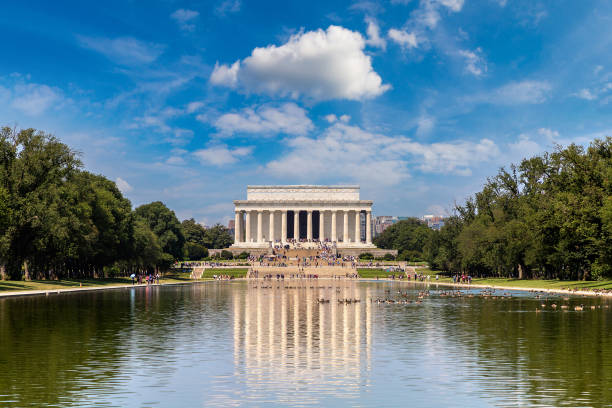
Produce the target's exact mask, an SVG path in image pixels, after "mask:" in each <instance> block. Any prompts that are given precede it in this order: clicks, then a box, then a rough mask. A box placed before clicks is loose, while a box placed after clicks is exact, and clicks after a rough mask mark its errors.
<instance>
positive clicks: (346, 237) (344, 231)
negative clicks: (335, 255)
mask: <svg viewBox="0 0 612 408" xmlns="http://www.w3.org/2000/svg"><path fill="white" fill-rule="evenodd" d="M342 242H344V243H345V244H346V243H347V242H349V231H348V211H344V228H342Z"/></svg>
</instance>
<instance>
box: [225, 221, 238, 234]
mask: <svg viewBox="0 0 612 408" xmlns="http://www.w3.org/2000/svg"><path fill="white" fill-rule="evenodd" d="M227 229H228V230H229V233H230V234H231V235H232V236H234V232H235V231H236V221H235V220H229V222H228V223H227Z"/></svg>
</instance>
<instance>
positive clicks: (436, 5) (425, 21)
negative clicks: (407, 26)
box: [412, 0, 463, 29]
mask: <svg viewBox="0 0 612 408" xmlns="http://www.w3.org/2000/svg"><path fill="white" fill-rule="evenodd" d="M462 8H463V0H421V2H420V4H419V8H418V9H417V10H415V11H414V12H413V13H412V24H415V25H417V26H419V27H421V28H429V29H434V28H436V26H437V25H438V22H439V21H440V10H442V9H446V10H448V11H450V12H454V13H457V12H459V11H461V9H462Z"/></svg>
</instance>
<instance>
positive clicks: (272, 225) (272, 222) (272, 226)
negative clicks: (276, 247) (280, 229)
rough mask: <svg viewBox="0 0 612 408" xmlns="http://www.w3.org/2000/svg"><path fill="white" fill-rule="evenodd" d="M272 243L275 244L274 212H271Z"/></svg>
mask: <svg viewBox="0 0 612 408" xmlns="http://www.w3.org/2000/svg"><path fill="white" fill-rule="evenodd" d="M269 239H270V241H272V243H274V210H270V237H269Z"/></svg>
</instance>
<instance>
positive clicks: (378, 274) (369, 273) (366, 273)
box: [357, 268, 401, 279]
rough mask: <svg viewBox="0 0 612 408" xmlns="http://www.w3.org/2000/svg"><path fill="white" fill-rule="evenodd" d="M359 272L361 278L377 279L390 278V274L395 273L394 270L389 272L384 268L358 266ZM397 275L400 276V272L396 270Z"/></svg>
mask: <svg viewBox="0 0 612 408" xmlns="http://www.w3.org/2000/svg"><path fill="white" fill-rule="evenodd" d="M357 273H358V274H359V277H360V278H365V279H375V278H388V277H389V276H391V275H393V273H394V272H387V271H386V270H384V269H373V268H357ZM399 273H401V272H399ZM395 276H398V272H395Z"/></svg>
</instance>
